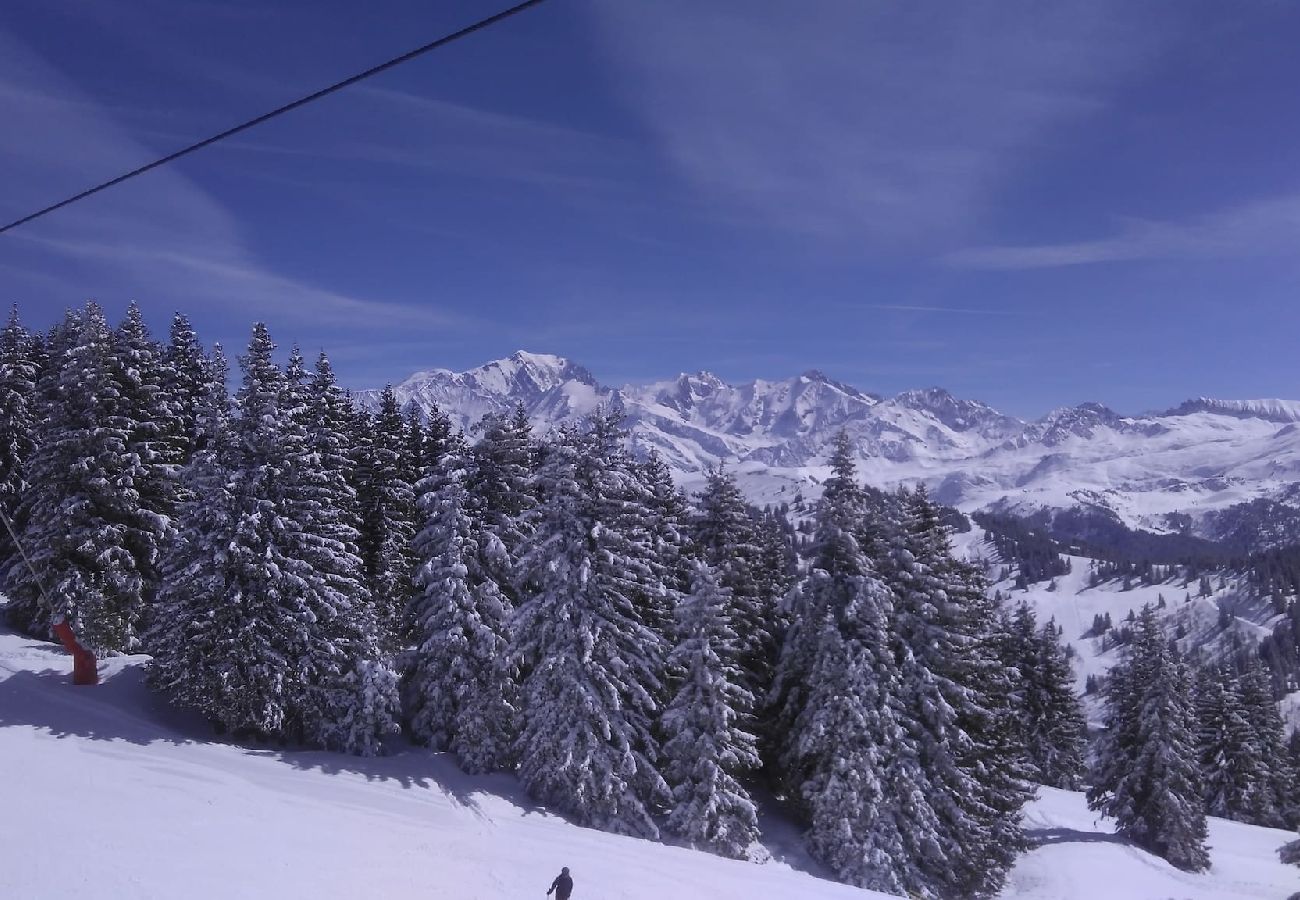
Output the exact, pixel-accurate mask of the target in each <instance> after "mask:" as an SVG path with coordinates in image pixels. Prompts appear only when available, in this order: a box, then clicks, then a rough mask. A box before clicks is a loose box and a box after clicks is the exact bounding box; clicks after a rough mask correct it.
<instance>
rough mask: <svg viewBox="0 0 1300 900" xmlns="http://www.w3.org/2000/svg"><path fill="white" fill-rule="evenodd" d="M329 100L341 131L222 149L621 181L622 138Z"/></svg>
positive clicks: (360, 97) (365, 95) (401, 94)
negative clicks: (341, 120) (342, 118)
mask: <svg viewBox="0 0 1300 900" xmlns="http://www.w3.org/2000/svg"><path fill="white" fill-rule="evenodd" d="M336 102H337V103H339V104H341V105H342V106H343V107H344V108H345V109H346V111H347V117H348V121H349V123H350V124H349V128H348V130H347V132H345V133H339V132H337V131H333V132H332V133H330V134H329V135H327V136H325V137H324V139H322V140H311V141H298V142H296V143H295V144H293V145H292V146H289V145H285V144H279V143H274V142H271V141H267V140H263V139H258V138H256V137H253V138H247V139H240V140H236V141H232V142H231V143H230V144H229V145H228V146H229V147H232V148H238V149H243V150H248V151H254V152H260V153H269V154H275V155H285V156H300V157H312V158H317V159H328V160H336V161H341V162H348V163H366V164H371V165H382V166H401V167H405V168H410V169H416V170H424V171H427V172H440V173H444V174H448V175H455V176H463V177H469V178H483V179H490V180H491V181H494V182H516V183H525V184H529V185H532V186H535V187H541V188H551V189H555V190H557V191H561V192H570V191H572V190H574V189H579V190H583V191H591V190H603V191H609V190H616V189H621V188H622V187H623V186H624V185H625V184H627V182H628V179H627V178H626V175H627V170H628V167H629V166H628V164H629V161H630V157H632V156H633V155H634V154H635V152H636V148H635V147H634V146H633V145H632V144H631V143H630V142H628V141H624V140H620V139H617V138H613V137H609V136H607V135H601V134H596V133H593V132H588V131H583V130H581V129H578V128H571V127H567V126H565V125H561V124H556V123H553V122H547V121H543V120H541V119H535V118H530V117H528V116H521V115H513V114H509V113H503V112H497V111H494V110H487V109H480V108H476V107H471V106H465V105H463V104H460V103H452V102H450V101H446V100H441V99H437V98H434V97H424V96H419V95H416V94H411V93H407V92H405V91H399V90H393V89H390V88H383V87H373V86H368V85H358V86H357V87H354V88H352V89H350V90H349V92H348V93H347V94H346V95H342V96H340V97H339V98H338V99H337V101H336Z"/></svg>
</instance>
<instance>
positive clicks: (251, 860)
mask: <svg viewBox="0 0 1300 900" xmlns="http://www.w3.org/2000/svg"><path fill="white" fill-rule="evenodd" d="M1067 633H1068V630H1067ZM145 661H146V658H145V657H118V658H114V659H110V660H107V661H105V662H103V663H101V670H102V673H103V675H104V682H103V684H101V685H100V686H98V687H93V688H86V687H73V686H72V685H71V682H70V673H71V661H70V659H69V658H68V657H67V656H66V655H65V654H64V653H63V652H62V651H61V650H60V649H59V648H58V647H56V646H54V645H50V644H44V643H40V642H37V641H33V640H30V639H27V638H23V637H20V636H17V635H14V634H12V633H8V632H0V767H3V769H4V770H5V771H6V773H7V777H6V779H5V786H4V790H3V795H2V796H3V807H2V810H3V811H2V813H0V897H5V898H10V897H12V898H23V900H26V898H42V900H43V898H51V900H54V898H74V897H75V898H83V897H123V898H127V897H130V898H141V900H145V898H169V900H170V898H174V897H185V898H187V900H217V898H230V897H240V898H272V897H274V898H283V897H299V896H301V897H313V898H322V900H328V898H358V897H429V898H448V900H451V898H455V900H473V898H482V900H496V898H502V900H508V898H515V897H529V896H531V897H541V896H542V895H543V893H544V891H545V890H546V888H547V886H549V884H550V881H551V879H552V878H553V877H554V875H555V874H556V872H558V871H559V868H560V866H562V865H567V866H569V867H570V868H571V869H572V870H573V873H574V877H575V881H576V882H577V885H576V888H575V891H574V900H651V898H654V900H663V898H683V900H685V898H697V897H698V898H708V900H767V898H771V900H778V898H779V900H790V898H801V900H803V898H807V900H823V898H825V900H830V898H836V897H844V898H849V897H858V898H865V897H881V896H884V895H880V894H873V893H870V892H866V891H859V890H855V889H852V888H848V887H845V886H843V885H838V884H834V883H832V882H830V881H827V880H824V879H822V878H818V877H816V874H814V873H818V871H819V870H818V869H817V867H816V865H815V864H813V863H811V862H810V861H809V860H807V859H806V858H805V857H804V856H803V854H802V853H801V852H800V851H799V850H798V849H797V845H798V842H797V838H796V832H795V829H794V828H793V827H792V826H791V825H789V824H788V823H785V822H782V821H780V820H779V819H777V818H776V817H774V816H773V815H772V814H771V813H768V814H766V815H765V816H764V820H763V824H764V833H765V838H766V844H767V847H768V849H769V850H770V851H771V852H772V855H773V857H774V859H775V860H778V861H772V862H768V863H766V864H764V865H755V864H752V863H744V862H734V861H729V860H723V859H719V858H717V857H713V856H710V855H708V854H704V853H696V852H693V851H690V850H686V849H683V848H679V847H671V846H666V845H663V844H657V843H654V842H649V841H642V840H637V839H633V838H625V837H619V836H616V835H608V834H603V833H601V832H598V831H593V830H590V829H584V828H578V827H576V826H574V825H572V824H570V823H568V822H566V821H565V820H564V819H563V818H561V817H558V816H555V815H551V814H548V813H547V812H545V811H544V810H541V809H538V808H537V807H536V806H535V805H533V804H531V803H530V802H529V801H528V800H527V798H526V797H524V796H523V795H522V793H521V792H520V790H519V788H518V785H517V783H516V781H515V780H514V779H513V778H512V777H509V776H504V775H497V776H486V777H469V776H466V775H464V774H462V773H460V772H459V771H458V770H457V769H456V768H455V766H454V764H453V763H452V762H451V761H450V760H449V759H447V758H446V757H445V756H442V755H438V754H432V753H428V752H426V751H422V750H419V749H415V748H406V747H399V748H398V752H396V753H395V754H394V755H392V756H388V757H383V758H379V759H358V758H355V757H349V756H344V755H340V754H333V753H324V752H315V751H302V750H292V749H281V748H278V747H273V746H266V745H247V746H245V745H236V744H226V743H220V742H218V741H217V740H215V739H214V737H213V735H212V734H211V732H210V731H209V730H208V728H207V726H206V725H205V724H204V723H203V722H201V721H197V720H195V719H194V718H193V717H191V716H188V715H185V714H183V713H178V712H176V711H174V710H172V709H170V708H168V707H167V706H166V704H164V703H163V702H162V701H161V700H160V699H159V698H158V697H156V696H155V695H154V694H152V693H151V692H150V691H148V690H147V689H146V688H145V687H144V685H143V682H142V672H143V670H142V665H143V663H144V662H145ZM1026 826H1027V828H1028V829H1029V832H1030V836H1031V838H1032V839H1033V840H1034V841H1035V842H1036V843H1037V844H1040V846H1038V847H1037V848H1036V849H1034V850H1032V851H1030V852H1029V853H1028V854H1026V855H1025V856H1024V857H1022V859H1021V860H1020V861H1019V863H1018V864H1017V866H1016V868H1015V869H1014V870H1013V872H1012V873H1011V878H1010V881H1009V884H1008V887H1007V890H1006V892H1005V893H1004V895H1003V896H1004V897H1007V898H1023V900H1048V898H1081V900H1082V898H1098V897H1106V898H1108V900H1129V898H1132V900H1139V898H1140V900H1159V898H1166V897H1168V898H1180V900H1182V898H1188V900H1226V898H1261V900H1262V898H1271V900H1278V898H1283V897H1287V896H1289V895H1290V894H1291V893H1293V892H1294V891H1296V890H1300V869H1296V868H1295V867H1290V866H1283V865H1282V864H1280V863H1279V862H1278V861H1277V852H1276V851H1277V848H1278V847H1280V846H1281V845H1282V844H1283V843H1285V842H1286V841H1288V840H1290V839H1292V838H1293V837H1294V835H1292V834H1290V833H1288V832H1284V831H1276V830H1271V829H1263V828H1255V827H1251V826H1246V825H1239V824H1236V823H1231V822H1223V821H1219V820H1211V823H1210V843H1211V845H1212V846H1213V850H1212V854H1213V861H1214V866H1213V869H1212V870H1211V872H1210V873H1208V874H1204V875H1188V874H1186V873H1182V872H1178V871H1177V870H1175V869H1173V868H1172V867H1170V866H1169V865H1168V864H1166V863H1164V862H1163V861H1162V860H1159V859H1156V858H1154V857H1152V856H1150V855H1148V854H1145V853H1142V852H1141V851H1138V850H1136V849H1134V848H1132V847H1129V846H1127V845H1125V844H1124V843H1122V842H1119V841H1118V840H1117V839H1116V838H1115V837H1114V835H1113V834H1112V833H1111V828H1110V823H1109V822H1108V821H1107V820H1099V819H1098V818H1097V817H1096V815H1095V814H1094V813H1091V812H1089V811H1088V810H1087V808H1086V806H1085V805H1084V802H1083V799H1082V796H1081V795H1080V794H1075V793H1070V792H1066V791H1057V790H1051V789H1043V790H1042V791H1041V792H1040V796H1039V798H1038V799H1037V800H1036V801H1034V802H1033V803H1032V804H1031V805H1030V806H1029V807H1028V808H1027V810H1026Z"/></svg>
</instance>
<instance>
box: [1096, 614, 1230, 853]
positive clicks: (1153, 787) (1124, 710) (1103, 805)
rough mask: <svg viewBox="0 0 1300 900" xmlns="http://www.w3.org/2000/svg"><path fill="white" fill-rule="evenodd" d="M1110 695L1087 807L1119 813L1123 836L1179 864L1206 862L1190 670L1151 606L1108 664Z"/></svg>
mask: <svg viewBox="0 0 1300 900" xmlns="http://www.w3.org/2000/svg"><path fill="white" fill-rule="evenodd" d="M1105 699H1106V729H1105V731H1104V732H1103V733H1102V736H1101V741H1100V743H1099V746H1098V748H1097V756H1096V763H1095V765H1094V766H1093V769H1092V772H1091V778H1090V781H1091V786H1090V787H1089V789H1088V804H1089V806H1091V807H1092V808H1093V809H1096V810H1100V811H1101V812H1103V813H1105V814H1106V815H1108V816H1112V817H1114V818H1115V820H1116V831H1117V832H1118V833H1119V834H1120V835H1122V836H1124V837H1126V838H1128V839H1130V840H1132V841H1133V842H1134V843H1135V844H1137V845H1138V846H1139V847H1142V848H1144V849H1146V850H1149V851H1150V852H1152V853H1154V854H1156V855H1157V856H1161V857H1164V858H1165V859H1167V860H1168V861H1169V862H1171V863H1172V864H1174V865H1175V866H1177V867H1178V868H1180V869H1186V870H1188V871H1191V872H1199V871H1201V870H1203V869H1205V868H1208V866H1209V864H1210V857H1209V852H1208V850H1207V849H1206V846H1205V837H1206V827H1205V809H1204V805H1203V801H1202V800H1201V795H1200V785H1199V779H1200V777H1201V771H1200V766H1199V765H1198V764H1197V758H1196V741H1195V729H1196V711H1195V707H1194V701H1193V700H1192V684H1191V676H1190V675H1189V673H1188V670H1187V666H1186V664H1185V663H1184V662H1183V661H1182V660H1180V659H1178V658H1177V657H1176V656H1175V655H1174V652H1173V650H1172V648H1171V647H1170V646H1169V643H1168V642H1167V641H1166V640H1165V638H1164V635H1163V634H1162V633H1161V630H1160V623H1159V622H1158V621H1157V620H1156V616H1155V612H1154V611H1153V610H1152V609H1151V607H1150V606H1145V607H1143V609H1142V615H1141V616H1140V617H1139V618H1138V621H1137V627H1136V630H1135V633H1134V639H1133V641H1132V643H1130V644H1129V645H1128V646H1127V647H1126V648H1125V651H1124V658H1123V660H1121V662H1120V663H1119V664H1118V665H1116V666H1115V667H1114V668H1112V669H1111V670H1110V676H1109V677H1108V679H1107V682H1106V694H1105Z"/></svg>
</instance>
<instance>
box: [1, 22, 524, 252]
mask: <svg viewBox="0 0 1300 900" xmlns="http://www.w3.org/2000/svg"><path fill="white" fill-rule="evenodd" d="M544 2H545V0H524V2H522V3H518V4H516V5H515V6H512V7H510V8H509V9H506V10H503V11H501V12H499V13H496V14H495V15H491V16H488V17H487V18H486V19H480V20H479V21H477V22H475V23H474V24H472V25H467V26H465V27H464V28H462V29H460V30H459V31H454V32H452V33H451V34H446V35H443V36H442V37H440V38H438V39H437V40H433V41H430V42H429V43H427V44H424V45H422V46H419V47H416V48H415V49H414V50H410V51H408V52H406V53H403V54H402V55H401V56H394V57H393V58H392V59H389V60H387V61H385V62H382V63H380V64H379V65H377V66H371V67H370V68H369V69H366V70H365V71H364V72H358V73H357V74H356V75H352V76H351V77H349V78H345V79H343V80H342V81H338V82H335V83H334V84H331V85H330V86H329V87H324V88H321V89H320V90H318V91H314V92H313V93H310V94H308V95H306V96H305V97H299V98H298V99H297V100H294V101H292V102H290V103H286V104H284V105H283V106H278V107H276V108H275V109H273V110H271V111H270V112H266V113H263V114H262V115H260V116H257V117H255V118H252V119H249V120H248V121H246V122H242V123H240V124H239V125H236V126H234V127H233V128H227V129H226V130H225V131H222V132H219V133H217V134H214V135H212V136H211V137H208V138H204V139H203V140H201V141H197V142H195V143H193V144H190V145H189V146H188V147H185V148H182V149H180V150H177V151H176V152H175V153H169V154H167V155H166V156H163V157H161V158H159V159H155V160H154V161H153V162H151V163H148V164H147V165H143V166H140V167H139V168H138V169H132V170H131V171H129V172H126V173H124V174H122V175H119V176H117V177H116V178H112V179H110V180H108V181H105V182H103V183H101V184H97V185H95V186H94V187H92V188H88V189H86V190H84V191H82V192H81V193H79V194H74V195H73V196H71V197H68V198H66V199H64V200H60V201H59V202H58V203H53V204H51V205H49V206H47V207H45V208H44V209H39V210H37V211H36V212H34V213H30V214H29V215H26V216H23V217H22V218H21V219H15V220H14V221H12V222H10V223H9V224H8V225H4V226H3V227H0V234H4V233H5V232H6V231H11V230H12V229H14V228H17V227H18V226H20V225H25V224H27V223H28V222H31V221H32V220H34V219H39V218H40V217H41V216H44V215H48V214H49V213H52V212H54V211H55V210H58V209H62V208H63V207H65V206H69V205H71V204H73V203H76V202H77V201H78V200H84V199H85V198H87V197H89V196H91V195H92V194H98V193H99V192H100V191H104V190H107V189H108V188H111V187H114V186H116V185H119V184H121V183H122V182H124V181H127V180H129V179H131V178H135V177H136V176H137V175H143V174H144V173H145V172H149V171H151V170H153V169H156V168H158V167H159V166H164V165H166V164H167V163H170V162H174V161H175V160H178V159H180V158H181V157H182V156H187V155H189V154H191V153H193V152H195V151H196V150H202V149H203V148H204V147H208V146H211V145H212V144H215V143H217V142H218V141H223V140H225V139H226V138H228V137H233V136H234V135H236V134H239V133H240V132H242V131H247V130H248V129H250V128H253V127H255V126H257V125H261V124H262V123H263V122H268V121H270V120H271V119H274V118H276V117H277V116H282V115H284V114H285V113H287V112H290V111H292V110H295V109H298V108H299V107H302V106H306V105H307V104H308V103H313V102H315V101H317V100H320V99H321V98H322V97H328V96H329V95H330V94H333V93H335V92H337V91H341V90H343V89H344V88H346V87H350V86H351V85H354V84H356V83H357V82H358V81H363V80H365V79H367V78H370V77H372V76H374V75H378V74H379V73H380V72H385V71H387V70H389V69H391V68H393V67H395V66H400V65H401V64H402V63H405V62H409V61H411V60H412V59H415V58H416V57H417V56H423V55H424V54H426V53H429V52H431V51H433V50H437V49H438V48H440V47H445V46H447V45H448V44H450V43H453V42H455V41H458V40H460V39H461V38H465V37H469V36H470V35H471V34H474V33H475V32H478V31H482V30H483V29H485V28H489V27H491V26H493V25H495V24H497V23H498V22H502V21H504V20H506V19H509V18H511V17H512V16H517V15H518V14H519V13H521V12H524V11H525V10H527V9H530V8H532V7H534V6H538V5H540V4H542V3H544Z"/></svg>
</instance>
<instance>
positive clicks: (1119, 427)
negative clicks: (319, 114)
mask: <svg viewBox="0 0 1300 900" xmlns="http://www.w3.org/2000/svg"><path fill="white" fill-rule="evenodd" d="M394 390H395V391H396V393H397V396H398V398H399V400H400V401H401V402H402V403H403V404H405V403H407V402H409V401H414V402H415V403H416V404H417V405H419V406H420V407H422V408H423V409H425V410H427V409H429V408H430V407H431V406H432V404H435V403H436V404H437V405H438V407H440V408H441V409H442V410H443V411H444V412H446V413H447V414H448V415H450V416H451V417H452V419H453V421H454V422H455V423H456V424H457V425H459V426H461V427H469V426H471V425H472V424H473V423H474V422H476V421H477V420H478V419H480V418H481V417H482V416H483V415H484V414H486V413H490V412H509V411H512V410H513V409H514V407H515V405H516V404H517V403H522V404H523V406H524V408H525V409H526V410H527V412H528V415H529V416H530V418H531V419H532V421H533V423H534V425H535V426H537V427H538V428H539V429H541V430H547V429H549V428H550V427H552V426H554V425H556V424H559V423H561V422H564V421H566V420H569V419H572V418H574V417H577V416H581V415H584V414H586V413H588V412H590V411H591V410H592V409H594V408H595V407H596V406H597V405H598V404H606V405H610V406H615V407H621V408H622V409H623V410H624V411H625V413H626V416H627V425H628V427H629V428H630V430H631V433H632V440H633V442H634V444H635V446H636V447H637V448H638V449H639V450H641V451H643V452H648V451H650V450H655V451H657V452H658V453H659V454H661V455H662V456H663V457H664V459H665V460H666V462H667V463H668V465H669V466H670V467H671V468H672V469H673V471H674V472H675V473H676V474H677V476H678V478H679V479H680V480H681V482H682V483H683V484H684V485H685V486H687V487H690V486H691V485H692V484H693V483H694V482H696V481H697V480H698V479H699V477H700V475H701V473H702V472H704V471H705V470H706V469H707V468H709V467H710V466H715V465H718V464H726V465H728V466H730V467H732V468H733V469H734V470H735V471H736V472H737V473H738V474H739V476H740V478H741V481H742V483H743V485H744V487H745V489H746V490H747V492H748V493H749V494H750V496H751V498H752V499H754V500H755V501H757V502H780V501H782V500H789V501H797V499H798V498H800V497H801V496H803V495H805V493H806V495H807V496H808V497H809V498H811V497H813V496H815V494H816V489H815V488H812V489H811V490H810V489H809V487H810V485H815V484H816V483H817V482H818V481H819V479H820V478H821V477H822V476H824V474H825V471H826V470H825V467H824V466H825V459H826V453H827V450H828V448H829V444H830V441H831V439H832V438H833V437H834V436H835V434H836V433H837V432H838V431H839V430H840V429H844V430H845V431H847V433H848V435H849V437H850V439H851V440H852V441H853V444H854V446H855V447H856V448H857V450H858V454H859V456H860V458H861V471H862V473H863V475H864V477H865V478H866V479H867V480H868V481H869V482H871V483H873V484H876V485H879V486H882V487H889V486H894V485H898V484H903V483H906V484H915V483H918V482H924V483H925V484H926V485H927V486H928V487H929V488H930V489H931V490H932V492H933V493H934V495H935V496H936V498H937V499H939V500H941V501H942V502H945V503H949V504H952V505H954V506H957V507H958V508H961V509H963V510H967V511H974V510H979V509H988V508H996V509H1002V510H1006V511H1014V512H1020V513H1029V512H1033V511H1036V510H1039V509H1066V508H1071V507H1088V508H1092V509H1095V510H1099V511H1101V512H1103V513H1104V514H1106V515H1107V516H1109V517H1113V518H1115V519H1117V520H1119V521H1121V522H1123V523H1124V524H1126V525H1128V526H1130V527H1137V528H1144V529H1149V530H1153V531H1170V530H1177V529H1187V528H1190V529H1191V530H1192V531H1193V532H1194V533H1198V534H1201V535H1203V536H1207V537H1222V536H1224V534H1226V533H1228V532H1230V531H1231V530H1232V529H1234V528H1238V527H1240V520H1241V518H1242V517H1243V516H1246V515H1247V514H1248V512H1250V513H1251V514H1253V515H1255V516H1260V515H1265V516H1266V517H1272V518H1276V516H1275V515H1274V511H1279V512H1278V515H1282V516H1286V515H1290V514H1291V511H1292V510H1293V509H1300V487H1298V486H1297V485H1300V401H1294V400H1214V399H1209V398H1198V399H1194V400H1188V401H1187V402H1184V403H1182V404H1181V405H1179V406H1176V407H1174V408H1172V409H1169V410H1167V411H1164V412H1156V413H1145V414H1141V415H1121V414H1120V413H1117V412H1115V411H1113V410H1111V409H1109V408H1107V407H1105V406H1103V405H1101V404H1097V403H1085V404H1082V405H1079V406H1072V407H1062V408H1060V409H1056V410H1053V411H1052V412H1050V413H1048V414H1047V415H1046V416H1044V417H1042V418H1041V419H1038V420H1037V421H1032V422H1025V421H1021V420H1020V419H1017V418H1015V417H1013V416H1008V415H1006V414H1004V413H1001V412H999V411H998V410H996V409H993V408H992V407H990V406H988V405H986V404H983V403H980V402H978V401H974V400H963V399H959V398H957V397H954V396H953V395H952V394H950V393H948V392H947V391H944V390H941V389H939V388H929V389H924V390H911V391H905V392H903V393H901V394H899V395H897V396H894V397H882V396H880V395H877V394H872V393H868V392H866V391H863V390H860V389H858V388H856V387H853V386H850V385H847V384H843V383H841V382H837V381H835V380H833V379H831V378H828V377H826V376H825V375H823V374H822V373H820V372H816V371H810V372H805V373H803V374H802V375H798V376H795V377H793V378H788V379H785V380H780V381H765V380H755V381H750V382H746V383H743V384H728V383H726V382H724V381H723V380H722V379H720V378H718V377H717V376H716V375H713V374H711V373H709V372H697V373H695V374H683V375H680V376H678V377H677V378H675V379H672V380H670V381H661V382H655V383H652V384H646V385H624V386H622V387H610V386H606V385H602V384H600V383H599V382H598V381H597V380H596V378H595V376H593V375H592V373H591V372H589V371H588V370H587V369H585V368H583V367H582V366H580V365H578V364H576V363H574V362H572V361H570V360H567V359H564V358H561V357H558V356H552V355H548V354H540V353H525V352H519V353H515V354H514V355H512V356H510V357H509V358H507V359H501V360H496V361H494V362H490V363H487V364H486V365H483V366H480V367H478V368H476V369H471V370H469V371H467V372H451V371H448V370H445V369H434V370H431V371H427V372H419V373H417V374H415V375H412V376H411V377H410V378H408V379H407V380H406V381H404V382H402V383H401V384H400V385H397V386H396V387H395V388H394ZM358 397H359V399H360V400H361V401H362V402H363V403H366V404H369V405H373V403H374V402H375V400H376V398H377V397H378V392H377V391H361V392H359V394H358ZM1252 511H1253V512H1252Z"/></svg>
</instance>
